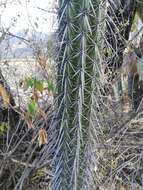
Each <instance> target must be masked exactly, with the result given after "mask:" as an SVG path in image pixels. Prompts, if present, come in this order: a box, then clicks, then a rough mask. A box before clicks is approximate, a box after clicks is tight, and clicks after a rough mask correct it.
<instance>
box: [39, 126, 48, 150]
mask: <svg viewBox="0 0 143 190" xmlns="http://www.w3.org/2000/svg"><path fill="white" fill-rule="evenodd" d="M38 142H39V146H41V145H43V144H46V143H47V132H46V130H45V129H43V128H41V129H40V130H39V133H38Z"/></svg>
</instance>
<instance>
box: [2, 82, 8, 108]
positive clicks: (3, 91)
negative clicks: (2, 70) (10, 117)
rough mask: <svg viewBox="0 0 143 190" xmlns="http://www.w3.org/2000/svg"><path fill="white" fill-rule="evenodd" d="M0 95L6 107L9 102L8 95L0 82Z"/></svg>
mask: <svg viewBox="0 0 143 190" xmlns="http://www.w3.org/2000/svg"><path fill="white" fill-rule="evenodd" d="M0 96H1V97H2V99H3V103H4V107H5V108H8V105H9V103H10V97H9V94H8V93H7V91H6V89H5V87H4V86H3V85H2V84H0Z"/></svg>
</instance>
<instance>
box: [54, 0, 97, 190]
mask: <svg viewBox="0 0 143 190" xmlns="http://www.w3.org/2000/svg"><path fill="white" fill-rule="evenodd" d="M99 2H100V0H82V1H81V0H59V13H58V16H59V17H58V20H59V30H58V39H59V44H58V47H59V51H58V77H57V104H56V106H57V107H58V112H57V121H58V122H57V124H56V131H57V143H56V152H55V157H54V162H53V167H54V177H53V180H52V183H51V189H53V190H73V189H74V190H81V189H82V190H83V189H84V186H83V183H84V176H85V168H86V161H87V160H86V159H85V152H86V149H87V146H88V141H89V126H90V115H91V104H92V92H93V87H92V84H93V79H94V65H95V64H96V63H95V62H96V39H97V38H96V37H97V23H98V11H99Z"/></svg>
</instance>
